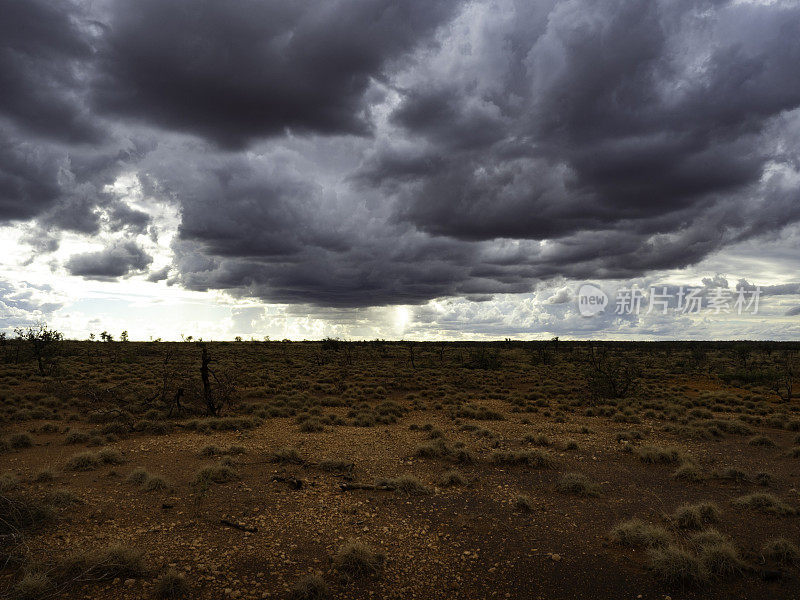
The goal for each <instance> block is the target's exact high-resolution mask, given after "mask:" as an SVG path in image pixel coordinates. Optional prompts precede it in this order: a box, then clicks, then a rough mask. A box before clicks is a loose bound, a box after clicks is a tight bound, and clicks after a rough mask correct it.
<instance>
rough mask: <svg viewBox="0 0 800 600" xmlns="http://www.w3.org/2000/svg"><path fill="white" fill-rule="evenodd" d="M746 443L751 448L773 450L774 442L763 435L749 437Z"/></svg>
mask: <svg viewBox="0 0 800 600" xmlns="http://www.w3.org/2000/svg"><path fill="white" fill-rule="evenodd" d="M747 443H748V444H750V445H751V446H762V447H764V448H774V447H775V442H774V441H772V439H771V438H768V437H767V436H765V435H757V436H754V437H751V438H750V439H749V440H748V441H747Z"/></svg>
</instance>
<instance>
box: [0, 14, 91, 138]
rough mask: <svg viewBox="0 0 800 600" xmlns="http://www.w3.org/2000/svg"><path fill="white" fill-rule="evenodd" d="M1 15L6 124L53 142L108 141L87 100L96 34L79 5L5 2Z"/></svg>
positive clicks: (0, 75)
mask: <svg viewBox="0 0 800 600" xmlns="http://www.w3.org/2000/svg"><path fill="white" fill-rule="evenodd" d="M0 14H1V15H2V19H0V89H2V90H3V93H2V94H0V120H3V119H7V120H8V121H10V122H12V123H13V124H14V125H15V126H16V127H18V128H20V129H22V130H24V131H25V132H28V133H30V134H34V135H36V136H41V137H44V138H49V139H59V140H63V141H67V142H98V141H99V140H100V139H102V137H103V132H102V129H101V127H99V125H98V123H97V122H96V121H95V120H94V119H93V118H92V115H91V113H90V111H89V110H88V109H87V108H86V106H85V103H84V102H83V97H84V96H85V94H86V87H85V82H84V81H83V78H84V76H85V71H84V67H85V63H86V62H87V61H88V60H89V59H90V58H91V56H92V43H91V39H92V34H91V28H90V24H89V23H88V21H86V20H85V18H86V16H85V15H83V14H82V12H81V10H80V9H79V6H78V5H77V4H76V3H75V2H72V1H71V0H63V1H58V2H48V1H46V0H25V1H24V2H19V1H17V0H0Z"/></svg>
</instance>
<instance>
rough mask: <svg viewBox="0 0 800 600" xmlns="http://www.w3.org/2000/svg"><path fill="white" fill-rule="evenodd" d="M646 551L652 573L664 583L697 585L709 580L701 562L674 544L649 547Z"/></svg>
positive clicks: (708, 574) (707, 572)
mask: <svg viewBox="0 0 800 600" xmlns="http://www.w3.org/2000/svg"><path fill="white" fill-rule="evenodd" d="M647 553H648V558H649V563H650V569H651V570H652V571H653V574H654V575H655V576H656V577H658V579H660V580H661V581H663V582H664V583H666V584H670V585H675V584H679V585H683V586H693V587H698V586H701V585H703V584H705V583H707V582H708V580H709V577H710V573H709V571H708V568H707V567H706V566H705V565H704V564H703V562H702V561H701V560H700V559H699V558H697V557H696V556H694V555H692V554H690V553H689V552H687V551H686V550H684V549H682V548H680V547H678V546H675V545H674V544H669V545H667V546H664V547H659V548H650V549H649V550H648V551H647Z"/></svg>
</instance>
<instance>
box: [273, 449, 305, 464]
mask: <svg viewBox="0 0 800 600" xmlns="http://www.w3.org/2000/svg"><path fill="white" fill-rule="evenodd" d="M270 460H271V461H272V462H274V463H280V464H284V465H286V464H292V465H302V464H303V462H304V461H303V457H302V456H301V454H300V451H299V450H298V449H297V448H292V447H291V446H284V447H283V448H278V449H277V450H275V451H274V452H273V453H272V454H271V455H270Z"/></svg>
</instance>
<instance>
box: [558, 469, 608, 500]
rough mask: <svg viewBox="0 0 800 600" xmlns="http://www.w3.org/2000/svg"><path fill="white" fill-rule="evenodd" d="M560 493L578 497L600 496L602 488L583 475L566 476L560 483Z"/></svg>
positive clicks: (572, 474) (571, 474) (570, 474)
mask: <svg viewBox="0 0 800 600" xmlns="http://www.w3.org/2000/svg"><path fill="white" fill-rule="evenodd" d="M558 491H559V492H563V493H565V494H576V495H578V496H599V495H600V494H601V493H602V491H601V489H600V486H599V485H598V484H597V483H594V482H593V481H592V480H591V479H589V478H588V477H587V476H586V475H584V474H583V473H567V474H566V475H564V476H563V477H562V478H561V481H559V483H558Z"/></svg>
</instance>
